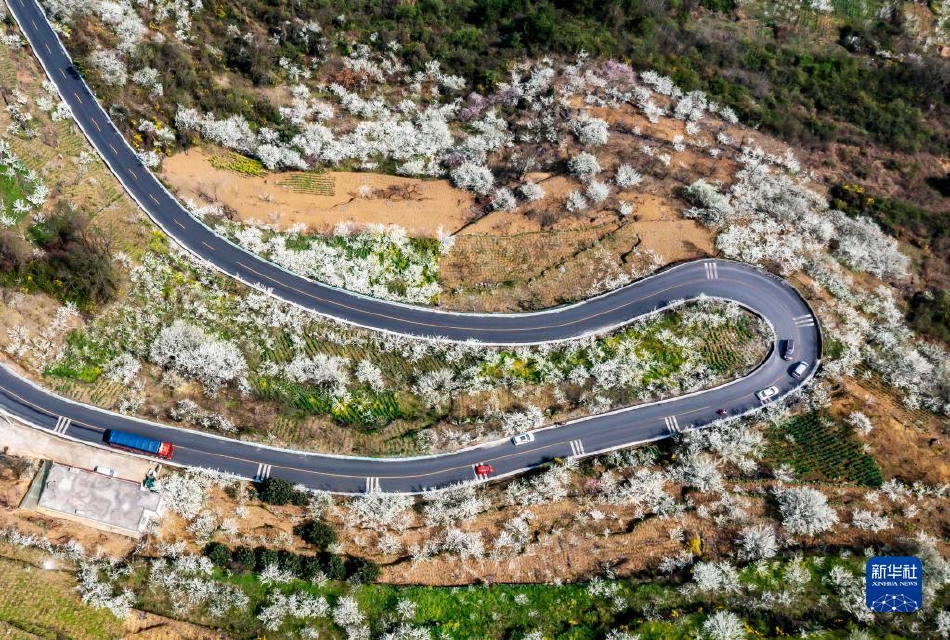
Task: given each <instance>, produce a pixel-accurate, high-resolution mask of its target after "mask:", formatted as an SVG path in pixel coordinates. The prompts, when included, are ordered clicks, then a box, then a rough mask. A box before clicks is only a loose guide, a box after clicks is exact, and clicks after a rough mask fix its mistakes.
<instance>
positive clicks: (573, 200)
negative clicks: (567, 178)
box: [564, 189, 588, 212]
mask: <svg viewBox="0 0 950 640" xmlns="http://www.w3.org/2000/svg"><path fill="white" fill-rule="evenodd" d="M564 206H565V207H567V210H568V211H572V212H573V211H583V210H584V209H586V208H587V206H588V204H587V198H585V197H584V194H583V193H581V192H580V191H577V190H576V189H575V190H574V191H571V192H570V193H569V194H568V195H567V202H566V203H565V204H564Z"/></svg>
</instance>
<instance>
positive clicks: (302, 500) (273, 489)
mask: <svg viewBox="0 0 950 640" xmlns="http://www.w3.org/2000/svg"><path fill="white" fill-rule="evenodd" d="M257 486H258V488H257V495H258V497H259V498H260V499H261V500H262V501H264V502H266V503H267V504H273V505H277V506H283V505H285V504H293V505H295V506H298V507H302V506H305V505H306V504H307V503H308V502H309V501H310V497H309V496H308V495H307V492H306V491H298V490H297V489H294V486H293V485H292V484H290V483H289V482H287V481H286V480H284V479H282V478H267V479H266V480H264V481H263V482H260V483H258V485H257Z"/></svg>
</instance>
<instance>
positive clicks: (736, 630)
mask: <svg viewBox="0 0 950 640" xmlns="http://www.w3.org/2000/svg"><path fill="white" fill-rule="evenodd" d="M703 635H704V636H705V637H706V638H709V640H743V638H745V637H747V636H746V631H745V625H744V624H743V623H742V618H740V617H739V616H737V615H736V614H734V613H732V612H731V611H717V612H716V613H714V614H712V615H710V616H709V617H708V618H706V620H705V622H703Z"/></svg>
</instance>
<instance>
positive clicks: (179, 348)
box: [149, 320, 248, 396]
mask: <svg viewBox="0 0 950 640" xmlns="http://www.w3.org/2000/svg"><path fill="white" fill-rule="evenodd" d="M149 357H150V358H151V360H152V362H154V363H155V364H157V365H159V366H161V367H165V368H166V369H169V370H171V371H174V372H175V373H178V374H179V375H182V376H184V377H186V378H191V379H194V380H197V381H198V382H200V383H201V385H202V387H203V388H204V391H205V393H207V394H208V395H209V396H214V395H216V394H217V392H218V389H219V388H220V387H221V386H222V385H224V384H227V383H229V382H242V381H243V380H244V378H245V376H246V375H247V371H248V369H247V361H246V360H245V359H244V355H243V354H242V353H241V351H240V349H238V348H237V346H236V345H235V344H233V343H232V342H229V341H227V340H219V339H216V338H214V337H213V336H210V335H208V334H207V333H205V332H204V331H203V330H202V329H200V328H199V327H196V326H194V325H192V324H188V323H187V322H185V321H183V320H175V322H173V323H172V324H171V325H169V326H167V327H165V328H163V329H162V330H161V331H160V332H159V333H158V336H157V337H156V338H155V340H154V342H152V347H151V351H150V355H149Z"/></svg>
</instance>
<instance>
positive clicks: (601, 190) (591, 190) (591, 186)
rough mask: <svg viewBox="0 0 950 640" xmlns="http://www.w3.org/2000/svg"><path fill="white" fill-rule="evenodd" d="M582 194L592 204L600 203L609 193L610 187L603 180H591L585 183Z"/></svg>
mask: <svg viewBox="0 0 950 640" xmlns="http://www.w3.org/2000/svg"><path fill="white" fill-rule="evenodd" d="M584 195H586V196H587V199H588V200H590V201H591V202H593V203H594V204H600V203H601V202H603V201H604V200H606V199H607V197H608V196H609V195H610V187H608V186H607V185H606V184H604V183H603V182H598V181H596V180H591V181H590V182H589V183H588V184H587V189H585V190H584Z"/></svg>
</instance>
